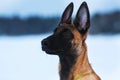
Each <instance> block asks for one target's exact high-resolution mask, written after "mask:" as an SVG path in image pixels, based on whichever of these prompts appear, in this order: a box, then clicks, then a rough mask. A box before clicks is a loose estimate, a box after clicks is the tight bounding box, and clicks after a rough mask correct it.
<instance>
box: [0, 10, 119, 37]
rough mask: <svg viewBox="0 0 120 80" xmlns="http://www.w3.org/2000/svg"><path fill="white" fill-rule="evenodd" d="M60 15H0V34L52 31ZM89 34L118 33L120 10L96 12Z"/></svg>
mask: <svg viewBox="0 0 120 80" xmlns="http://www.w3.org/2000/svg"><path fill="white" fill-rule="evenodd" d="M59 20H60V17H51V18H43V17H36V16H34V17H28V18H20V17H18V16H15V17H13V18H6V17H0V35H26V34H43V33H48V32H52V31H53V29H54V28H55V27H57V24H58V22H59ZM89 33H90V34H117V33H120V12H113V13H109V14H96V15H94V16H92V18H91V27H90V31H89Z"/></svg>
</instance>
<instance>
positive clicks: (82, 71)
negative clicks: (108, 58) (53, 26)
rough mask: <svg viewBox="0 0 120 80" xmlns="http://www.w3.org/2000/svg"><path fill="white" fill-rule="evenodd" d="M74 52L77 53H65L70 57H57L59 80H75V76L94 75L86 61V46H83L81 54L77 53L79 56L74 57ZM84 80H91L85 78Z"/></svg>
mask: <svg viewBox="0 0 120 80" xmlns="http://www.w3.org/2000/svg"><path fill="white" fill-rule="evenodd" d="M76 52H77V51H71V52H68V53H67V54H70V55H66V56H59V57H60V80H75V78H76V77H77V76H78V77H79V76H81V75H85V76H87V75H89V74H95V73H94V71H93V69H92V68H91V66H90V64H89V61H88V56H87V48H86V44H83V46H82V50H81V52H80V53H77V54H79V55H75V54H76ZM95 75H96V74H95ZM85 76H83V77H85ZM96 77H97V76H96ZM80 80H81V79H80ZM82 80H84V79H82ZM85 80H91V79H87V78H85ZM92 80H99V79H93V78H92Z"/></svg>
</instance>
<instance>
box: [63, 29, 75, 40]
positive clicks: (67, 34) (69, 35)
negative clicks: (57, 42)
mask: <svg viewBox="0 0 120 80" xmlns="http://www.w3.org/2000/svg"><path fill="white" fill-rule="evenodd" d="M61 33H62V36H63V37H64V38H67V39H71V38H73V34H72V33H71V31H70V30H69V29H64V30H63V31H62V32H61Z"/></svg>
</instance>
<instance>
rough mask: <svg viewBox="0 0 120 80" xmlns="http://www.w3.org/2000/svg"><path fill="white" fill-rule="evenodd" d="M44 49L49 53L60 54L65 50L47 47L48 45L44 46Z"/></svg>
mask: <svg viewBox="0 0 120 80" xmlns="http://www.w3.org/2000/svg"><path fill="white" fill-rule="evenodd" d="M42 50H43V51H45V52H46V53H47V54H59V53H62V52H64V50H62V49H59V50H51V49H49V48H47V46H42Z"/></svg>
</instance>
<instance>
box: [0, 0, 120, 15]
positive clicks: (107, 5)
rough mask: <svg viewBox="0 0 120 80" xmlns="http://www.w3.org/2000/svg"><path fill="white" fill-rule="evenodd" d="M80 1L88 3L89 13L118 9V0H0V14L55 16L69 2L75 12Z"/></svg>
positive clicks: (119, 3) (119, 6) (60, 12)
mask: <svg viewBox="0 0 120 80" xmlns="http://www.w3.org/2000/svg"><path fill="white" fill-rule="evenodd" d="M82 1H86V2H87V3H88V6H89V8H90V12H91V14H94V13H96V12H99V13H103V12H110V11H113V10H120V0H0V16H11V15H20V16H29V15H44V16H49V15H50V16H51V15H53V16H55V15H59V14H62V12H63V10H64V9H65V7H66V6H67V5H68V4H69V3H70V2H74V5H75V9H74V14H75V12H76V11H77V9H78V7H79V6H80V4H81V3H82Z"/></svg>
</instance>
